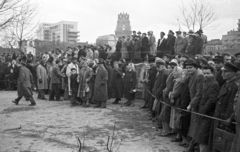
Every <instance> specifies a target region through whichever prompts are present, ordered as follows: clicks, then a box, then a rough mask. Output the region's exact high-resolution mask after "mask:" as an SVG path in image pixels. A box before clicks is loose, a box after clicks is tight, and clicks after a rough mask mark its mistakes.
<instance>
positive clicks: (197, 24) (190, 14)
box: [177, 0, 217, 31]
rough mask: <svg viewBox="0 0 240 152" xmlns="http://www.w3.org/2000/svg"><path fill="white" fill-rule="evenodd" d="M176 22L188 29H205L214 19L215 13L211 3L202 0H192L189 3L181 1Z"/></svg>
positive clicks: (215, 17)
mask: <svg viewBox="0 0 240 152" xmlns="http://www.w3.org/2000/svg"><path fill="white" fill-rule="evenodd" d="M177 18H178V23H179V24H180V25H182V26H184V27H186V28H187V29H188V30H190V29H191V30H193V31H194V30H196V29H205V28H207V27H209V26H210V25H211V24H212V23H213V22H214V21H215V20H216V19H217V14H216V11H215V9H214V7H213V6H212V4H211V3H209V2H206V1H204V0H192V1H191V2H190V3H184V2H182V5H181V6H180V16H179V17H177Z"/></svg>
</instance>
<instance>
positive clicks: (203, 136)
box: [194, 77, 220, 145]
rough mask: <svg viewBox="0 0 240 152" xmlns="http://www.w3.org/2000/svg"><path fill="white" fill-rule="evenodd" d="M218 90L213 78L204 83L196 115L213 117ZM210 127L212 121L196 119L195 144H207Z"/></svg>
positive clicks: (202, 118) (205, 118)
mask: <svg viewBox="0 0 240 152" xmlns="http://www.w3.org/2000/svg"><path fill="white" fill-rule="evenodd" d="M219 90H220V87H219V84H218V82H217V81H216V79H215V78H214V77H213V78H211V79H208V80H207V81H206V82H205V83H204V85H203V90H202V96H201V100H200V104H199V108H198V113H201V114H203V115H207V116H213V114H214V110H215V106H216V102H217V96H218V93H219ZM211 125H212V119H209V118H207V117H198V131H197V132H196V134H195V135H196V136H195V137H194V139H195V141H196V142H198V143H199V144H203V145H207V144H208V140H209V134H210V131H211Z"/></svg>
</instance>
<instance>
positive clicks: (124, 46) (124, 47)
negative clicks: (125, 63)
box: [121, 40, 129, 59]
mask: <svg viewBox="0 0 240 152" xmlns="http://www.w3.org/2000/svg"><path fill="white" fill-rule="evenodd" d="M128 45H129V44H128V42H127V41H126V40H124V41H123V42H122V45H121V54H122V55H121V56H122V58H123V59H128V58H129V53H128V50H127V47H128Z"/></svg>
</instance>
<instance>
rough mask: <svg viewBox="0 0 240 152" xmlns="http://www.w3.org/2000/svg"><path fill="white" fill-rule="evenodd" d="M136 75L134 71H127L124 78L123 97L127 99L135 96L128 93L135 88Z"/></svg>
mask: <svg viewBox="0 0 240 152" xmlns="http://www.w3.org/2000/svg"><path fill="white" fill-rule="evenodd" d="M136 85H137V75H136V72H135V71H133V70H132V71H127V72H126V75H125V78H124V91H123V94H124V98H126V99H127V100H133V99H134V98H135V96H134V95H133V94H131V93H130V91H132V90H133V89H136Z"/></svg>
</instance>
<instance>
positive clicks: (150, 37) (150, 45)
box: [148, 35, 156, 56]
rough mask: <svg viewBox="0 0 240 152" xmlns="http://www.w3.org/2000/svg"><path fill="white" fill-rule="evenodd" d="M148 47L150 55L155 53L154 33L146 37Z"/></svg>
mask: <svg viewBox="0 0 240 152" xmlns="http://www.w3.org/2000/svg"><path fill="white" fill-rule="evenodd" d="M148 43H149V47H150V55H153V56H155V55H156V37H155V36H154V35H151V36H149V39H148Z"/></svg>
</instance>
